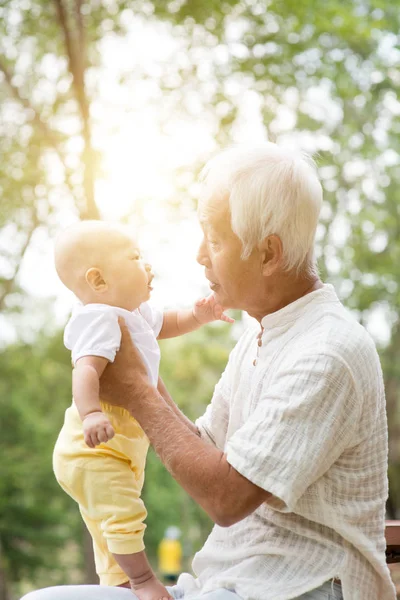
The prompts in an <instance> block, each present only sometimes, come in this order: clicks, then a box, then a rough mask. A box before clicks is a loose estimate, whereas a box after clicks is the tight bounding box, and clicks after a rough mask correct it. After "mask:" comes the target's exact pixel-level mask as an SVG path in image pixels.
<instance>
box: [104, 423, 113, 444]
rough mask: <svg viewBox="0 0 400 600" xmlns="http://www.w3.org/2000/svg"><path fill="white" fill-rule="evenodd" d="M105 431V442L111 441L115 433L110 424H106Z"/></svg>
mask: <svg viewBox="0 0 400 600" xmlns="http://www.w3.org/2000/svg"><path fill="white" fill-rule="evenodd" d="M105 429H106V435H107V441H108V440H111V439H112V438H113V437H114V435H115V431H114V429H113V427H112V425H110V424H109V423H108V424H107V425H106V428H105Z"/></svg>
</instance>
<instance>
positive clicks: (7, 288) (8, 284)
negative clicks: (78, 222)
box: [0, 211, 39, 311]
mask: <svg viewBox="0 0 400 600" xmlns="http://www.w3.org/2000/svg"><path fill="white" fill-rule="evenodd" d="M32 213H33V219H32V224H31V227H30V229H29V231H28V233H27V236H26V239H25V242H24V244H23V246H22V248H21V250H20V252H19V258H18V260H17V264H16V265H15V268H14V273H13V275H12V276H11V277H10V278H9V279H7V280H6V281H5V282H4V284H3V290H2V292H1V294H0V311H2V310H3V309H4V306H5V300H6V298H7V296H8V294H10V293H11V292H12V289H13V287H14V284H15V280H16V279H17V277H18V274H19V272H20V270H21V266H22V260H23V258H24V255H25V252H26V250H27V248H28V246H29V244H30V242H31V239H32V236H33V234H34V233H35V231H36V228H37V226H38V224H39V223H38V220H37V214H36V212H35V211H32Z"/></svg>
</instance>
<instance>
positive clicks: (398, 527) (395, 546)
mask: <svg viewBox="0 0 400 600" xmlns="http://www.w3.org/2000/svg"><path fill="white" fill-rule="evenodd" d="M385 537H386V562H387V563H388V564H390V563H400V521H386V529H385Z"/></svg>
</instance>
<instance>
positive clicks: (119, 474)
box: [53, 221, 233, 600]
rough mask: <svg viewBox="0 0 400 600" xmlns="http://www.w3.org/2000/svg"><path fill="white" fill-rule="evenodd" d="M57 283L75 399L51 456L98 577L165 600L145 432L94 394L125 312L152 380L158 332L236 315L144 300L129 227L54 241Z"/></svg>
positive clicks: (70, 232)
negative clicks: (66, 311)
mask: <svg viewBox="0 0 400 600" xmlns="http://www.w3.org/2000/svg"><path fill="white" fill-rule="evenodd" d="M55 264H56V269H57V273H58V275H59V277H60V279H61V281H62V282H63V283H64V284H65V285H66V286H67V287H68V288H69V289H70V290H72V291H73V292H74V294H75V295H76V296H77V297H78V299H79V300H80V302H81V304H80V305H79V306H78V307H77V308H76V310H75V311H74V312H73V314H72V317H71V319H70V321H69V322H68V324H67V326H66V329H65V332H64V343H65V345H66V347H67V348H68V349H69V350H71V352H72V364H73V367H74V370H73V377H72V391H73V402H72V405H71V406H70V407H69V408H68V409H67V411H66V413H65V420H64V425H63V427H62V429H61V432H60V434H59V437H58V440H57V442H56V445H55V449H54V455H53V467H54V473H55V475H56V478H57V480H58V482H59V484H60V485H61V487H62V488H63V489H64V490H65V491H66V492H67V493H68V494H69V495H70V496H71V497H72V498H73V499H74V500H75V501H76V502H77V503H78V504H79V509H80V512H81V515H82V517H83V519H84V521H85V523H86V525H87V528H88V530H89V532H90V534H91V536H92V538H93V548H94V555H95V563H96V571H97V574H98V576H99V578H100V584H102V585H111V586H122V587H130V588H131V589H132V591H133V592H134V593H135V594H136V596H137V597H138V598H139V600H167V599H169V598H171V596H170V595H169V593H168V591H167V590H166V588H165V587H164V586H163V585H162V584H161V582H160V581H158V580H157V578H156V577H155V575H154V573H153V571H152V569H151V567H150V565H149V563H148V560H147V557H146V554H145V552H144V543H143V534H144V529H145V525H144V519H145V517H146V509H145V507H144V504H143V502H142V500H141V498H140V493H141V490H142V486H143V480H144V468H145V460H146V454H147V450H148V445H149V442H148V439H147V437H146V435H145V433H144V431H143V430H142V429H141V427H140V425H139V424H138V422H137V421H136V420H135V419H134V418H133V417H131V416H130V414H129V413H128V412H127V411H126V410H125V409H123V408H119V407H116V406H111V405H109V404H106V403H105V402H103V401H102V400H101V398H100V397H99V380H100V377H101V375H102V373H103V371H104V369H105V368H106V366H107V364H108V363H109V362H113V361H114V359H115V355H116V353H117V351H118V350H119V346H120V341H121V331H120V328H119V325H118V317H119V316H121V317H123V318H124V320H125V323H126V325H127V327H128V329H129V331H130V334H131V337H132V340H133V342H134V343H135V345H136V347H137V348H138V350H139V351H140V353H141V356H142V358H143V361H144V363H145V365H146V368H147V371H148V376H149V378H150V380H151V382H152V383H153V385H155V386H157V382H158V367H159V362H160V350H159V346H158V343H157V341H156V340H157V338H159V339H160V338H170V337H174V336H178V335H182V334H184V333H188V332H189V331H193V330H195V329H197V328H198V327H200V326H201V325H203V324H205V323H209V322H211V321H214V320H217V319H221V320H223V321H227V322H232V321H233V320H232V319H230V318H229V317H227V316H226V315H225V314H224V313H223V311H222V307H221V306H219V305H218V304H217V303H216V302H215V300H214V297H213V296H212V295H211V296H209V297H208V298H203V299H202V300H200V301H199V302H197V303H196V304H195V305H194V307H193V309H192V310H178V311H168V312H166V313H164V314H163V313H161V312H159V311H157V310H155V309H154V308H152V307H151V306H150V305H149V304H148V300H149V298H150V293H151V290H152V287H151V283H152V280H153V274H152V272H151V266H150V265H149V264H146V263H145V262H144V261H143V259H142V257H141V254H140V250H139V248H138V244H137V243H136V241H135V239H134V238H133V237H132V236H131V235H130V233H129V231H128V229H127V228H126V227H125V228H123V227H122V226H118V225H113V224H107V223H104V222H101V221H83V222H80V223H78V224H76V225H74V226H72V227H70V228H68V229H67V230H65V231H64V232H63V233H62V234H61V235H60V236H59V238H58V239H57V241H56V247H55Z"/></svg>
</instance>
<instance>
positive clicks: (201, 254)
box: [196, 237, 210, 267]
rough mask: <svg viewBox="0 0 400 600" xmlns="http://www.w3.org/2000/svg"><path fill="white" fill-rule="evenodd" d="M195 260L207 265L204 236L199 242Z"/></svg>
mask: <svg viewBox="0 0 400 600" xmlns="http://www.w3.org/2000/svg"><path fill="white" fill-rule="evenodd" d="M196 260H197V262H198V263H199V264H200V265H202V266H203V267H205V266H207V265H208V264H209V262H210V259H209V257H208V252H207V245H206V240H205V238H204V237H203V239H202V241H201V244H200V246H199V249H198V251H197V256H196Z"/></svg>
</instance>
